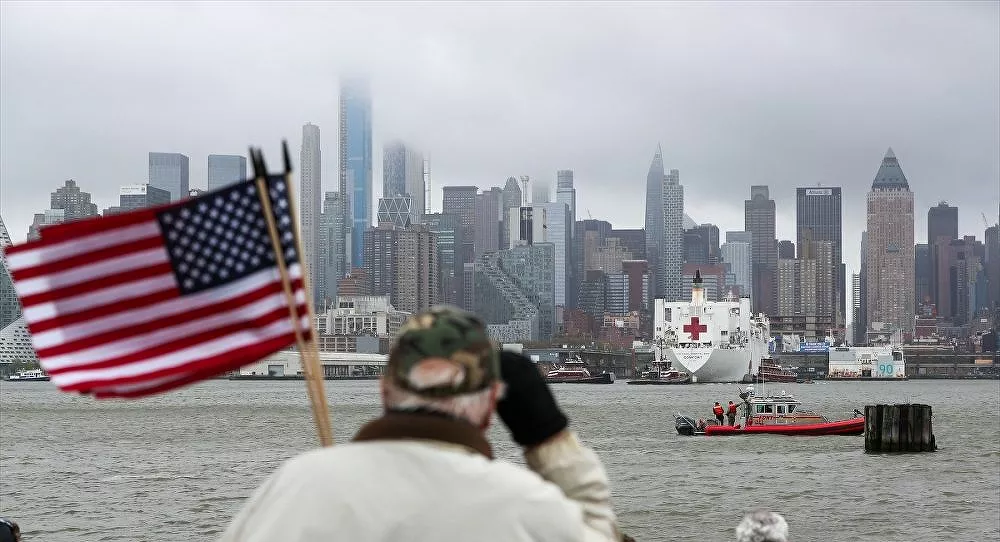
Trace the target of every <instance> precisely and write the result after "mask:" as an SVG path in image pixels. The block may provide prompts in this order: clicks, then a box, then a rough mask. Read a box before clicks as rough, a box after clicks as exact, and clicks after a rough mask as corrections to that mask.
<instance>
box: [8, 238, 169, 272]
mask: <svg viewBox="0 0 1000 542" xmlns="http://www.w3.org/2000/svg"><path fill="white" fill-rule="evenodd" d="M162 246H163V240H162V239H160V237H159V236H153V237H145V238H143V239H138V240H135V241H129V242H125V243H121V244H118V245H112V246H109V247H106V248H101V249H97V250H93V251H89V252H85V253H83V254H77V255H76V256H68V257H66V258H63V259H61V260H56V261H54V262H50V263H44V264H40V265H36V266H34V267H28V268H23V269H20V270H18V272H17V276H18V280H27V279H31V278H34V277H39V276H42V275H48V274H52V273H58V272H60V271H65V270H67V269H73V268H75V267H78V266H81V265H86V264H91V263H94V262H98V261H101V260H107V259H110V258H114V257H117V256H124V255H125V254H130V253H132V252H139V251H142V250H147V249H151V248H156V247H162Z"/></svg>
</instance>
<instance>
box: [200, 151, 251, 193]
mask: <svg viewBox="0 0 1000 542" xmlns="http://www.w3.org/2000/svg"><path fill="white" fill-rule="evenodd" d="M246 178H247V159H246V157H245V156H239V155H234V154H210V155H208V189H209V190H215V189H217V188H222V187H223V186H226V185H230V184H233V183H238V182H240V181H242V180H245V179H246Z"/></svg>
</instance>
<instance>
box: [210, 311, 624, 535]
mask: <svg viewBox="0 0 1000 542" xmlns="http://www.w3.org/2000/svg"><path fill="white" fill-rule="evenodd" d="M381 390H382V402H383V405H384V408H385V412H384V414H383V415H382V416H381V417H380V418H378V419H376V420H374V421H372V422H369V423H368V424H366V425H365V426H363V427H362V428H361V430H360V431H359V432H358V434H357V435H355V437H354V439H353V441H352V442H351V443H348V444H340V445H336V446H332V447H329V448H321V449H318V450H313V451H310V452H306V453H304V454H302V455H299V456H298V457H295V458H292V459H290V460H289V461H287V462H285V464H284V465H282V466H281V467H280V468H279V469H278V471H277V472H275V473H274V474H272V475H271V476H270V477H269V478H268V479H267V480H266V481H265V482H264V484H263V485H262V486H261V487H260V488H258V489H257V491H256V492H255V493H254V494H253V495H252V496H251V497H250V499H249V500H248V501H247V502H246V503H245V505H244V507H243V509H242V510H241V511H240V512H239V513H238V514H237V515H236V517H235V518H234V519H233V521H232V523H231V524H230V525H229V527H228V529H227V530H226V532H225V533H224V534H223V535H222V538H221V540H222V541H223V542H236V541H239V542H258V541H259V542H264V541H267V542H273V541H276V540H281V541H286V542H305V541H328V540H329V541H333V540H345V541H347V540H350V541H357V542H362V541H385V542H389V541H407V542H411V541H412V542H424V541H426V542H431V541H434V542H449V541H463V542H464V541H471V540H475V541H481V542H491V541H497V542H500V541H503V542H515V541H524V542H529V541H530V542H534V541H574V542H577V541H592V542H610V541H614V542H618V541H620V540H622V538H623V535H622V534H621V533H620V531H619V530H618V525H617V520H616V517H615V514H614V512H613V511H612V509H611V502H610V498H611V493H610V489H609V487H608V478H607V475H606V474H605V471H604V467H603V466H602V464H601V462H600V460H599V459H598V458H597V456H596V454H594V452H593V451H591V450H590V449H588V448H586V447H584V446H583V445H582V444H581V443H580V442H579V440H577V437H576V435H575V434H574V433H573V432H572V431H570V430H569V429H568V420H567V418H566V416H565V415H564V414H563V413H562V412H561V411H560V410H559V407H558V406H557V405H556V402H555V398H554V397H553V396H552V393H551V391H550V390H549V388H548V386H547V385H546V383H545V381H544V379H543V378H542V376H541V374H540V373H539V372H538V370H537V369H536V367H535V365H534V363H532V362H531V360H529V359H527V358H525V357H524V356H521V355H518V354H513V353H509V352H502V353H501V352H497V350H496V348H495V346H494V345H493V344H492V343H491V342H490V341H489V338H488V337H487V335H486V330H485V326H484V325H483V324H482V322H481V321H480V320H479V319H478V318H476V317H475V316H473V315H471V314H469V313H466V312H463V311H459V310H458V309H453V308H450V307H439V308H434V309H431V310H430V311H428V312H425V313H421V314H418V315H416V316H414V317H413V318H412V319H411V320H410V321H409V322H408V323H407V324H406V325H405V326H404V327H403V329H402V330H401V331H400V333H399V336H398V337H397V339H396V342H395V343H394V345H393V347H392V349H391V351H390V353H389V361H388V366H387V368H386V374H385V376H384V377H383V378H382V381H381ZM494 411H496V412H497V413H498V414H499V416H500V419H501V420H502V421H503V422H504V424H505V425H506V426H507V429H508V430H509V431H510V433H511V436H512V437H513V439H514V440H515V441H516V442H517V443H518V444H519V445H521V446H522V447H523V449H524V459H525V463H526V465H527V467H528V468H527V469H525V468H522V467H519V466H516V465H514V464H512V463H508V462H506V461H501V460H496V459H494V458H493V451H492V448H491V446H490V443H489V442H487V440H486V436H485V434H486V431H487V429H488V427H489V426H490V421H491V419H492V416H493V412H494ZM529 469H530V470H529Z"/></svg>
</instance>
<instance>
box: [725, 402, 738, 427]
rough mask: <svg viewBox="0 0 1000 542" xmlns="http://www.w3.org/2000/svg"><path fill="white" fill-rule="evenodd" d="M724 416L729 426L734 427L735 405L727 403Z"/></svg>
mask: <svg viewBox="0 0 1000 542" xmlns="http://www.w3.org/2000/svg"><path fill="white" fill-rule="evenodd" d="M726 416H727V417H728V418H729V425H736V403H734V402H732V401H729V406H728V407H727V410H726Z"/></svg>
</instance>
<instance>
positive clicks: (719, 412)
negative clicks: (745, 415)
mask: <svg viewBox="0 0 1000 542" xmlns="http://www.w3.org/2000/svg"><path fill="white" fill-rule="evenodd" d="M712 412H714V413H715V415H716V416H722V413H723V412H724V411H723V410H722V405H715V406H714V407H712Z"/></svg>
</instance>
